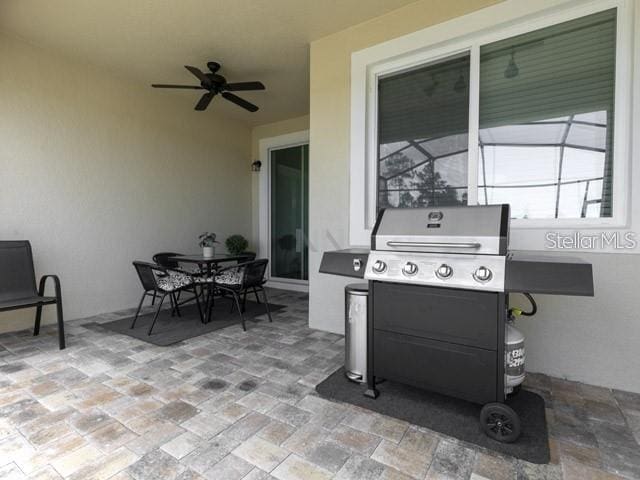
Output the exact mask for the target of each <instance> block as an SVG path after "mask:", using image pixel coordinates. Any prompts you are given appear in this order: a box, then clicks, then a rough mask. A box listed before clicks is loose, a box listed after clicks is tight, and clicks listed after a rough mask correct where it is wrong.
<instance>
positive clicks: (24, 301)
mask: <svg viewBox="0 0 640 480" xmlns="http://www.w3.org/2000/svg"><path fill="white" fill-rule="evenodd" d="M48 278H51V279H52V280H53V282H54V287H55V292H56V296H55V297H46V296H45V295H44V289H45V284H46V281H47V279H48ZM53 304H55V305H56V309H57V314H58V340H59V342H60V350H62V349H64V348H65V340H64V323H63V316H62V293H61V289H60V279H59V278H58V277H57V276H56V275H44V276H43V277H42V278H41V279H40V284H39V287H38V289H37V290H36V274H35V270H34V268H33V254H32V252H31V244H30V243H29V242H28V241H27V240H17V241H0V312H6V311H9V310H18V309H21V308H30V307H36V321H35V325H34V327H33V334H34V335H38V334H39V333H40V320H41V318H42V307H43V306H44V305H53Z"/></svg>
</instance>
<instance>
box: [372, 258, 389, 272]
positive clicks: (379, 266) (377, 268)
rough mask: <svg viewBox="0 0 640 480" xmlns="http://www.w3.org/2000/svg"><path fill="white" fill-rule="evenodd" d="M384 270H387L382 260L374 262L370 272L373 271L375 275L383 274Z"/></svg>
mask: <svg viewBox="0 0 640 480" xmlns="http://www.w3.org/2000/svg"><path fill="white" fill-rule="evenodd" d="M386 269H387V264H386V263H384V262H383V261H382V260H376V261H375V263H374V264H373V267H371V270H373V271H374V272H376V273H383V272H384V271H385V270H386Z"/></svg>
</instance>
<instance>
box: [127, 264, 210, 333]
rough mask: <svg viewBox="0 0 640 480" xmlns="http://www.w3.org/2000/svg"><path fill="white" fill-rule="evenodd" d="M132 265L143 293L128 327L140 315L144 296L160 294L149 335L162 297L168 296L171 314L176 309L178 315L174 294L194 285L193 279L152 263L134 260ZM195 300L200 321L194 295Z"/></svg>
mask: <svg viewBox="0 0 640 480" xmlns="http://www.w3.org/2000/svg"><path fill="white" fill-rule="evenodd" d="M133 266H134V267H135V269H136V272H137V273H138V277H139V278H140V283H141V284H142V288H143V289H144V293H143V294H142V298H140V303H139V304H138V309H137V310H136V315H135V317H134V318H133V322H131V327H130V328H133V327H135V325H136V320H138V316H139V315H140V310H141V309H142V304H143V303H144V299H145V297H147V296H153V294H157V295H159V296H160V302H159V303H158V307H157V308H156V313H155V315H154V316H153V322H152V323H151V326H150V327H149V335H151V331H152V330H153V327H154V325H155V324H156V321H157V320H158V315H160V309H161V308H162V303H163V302H164V299H165V298H166V297H167V296H169V300H170V301H171V306H172V309H171V314H172V315H173V312H174V311H176V312H177V314H178V315H180V309H179V306H178V301H177V298H176V294H177V293H178V292H181V291H183V290H186V289H188V288H192V287H193V285H194V283H193V279H192V278H191V277H190V276H189V275H187V274H185V273H182V272H176V271H171V270H169V269H168V268H165V267H163V266H161V265H157V264H153V263H148V262H139V261H135V262H133ZM195 301H196V304H197V305H198V313H199V314H200V321H202V322H203V321H204V317H203V316H202V308H201V306H200V299H199V298H198V296H197V295H196V296H195Z"/></svg>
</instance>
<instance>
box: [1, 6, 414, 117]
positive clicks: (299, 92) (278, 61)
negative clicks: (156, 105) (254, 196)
mask: <svg viewBox="0 0 640 480" xmlns="http://www.w3.org/2000/svg"><path fill="white" fill-rule="evenodd" d="M413 1H414V0H55V1H52V0H2V1H1V2H0V31H3V32H6V33H8V34H10V35H12V36H16V37H19V38H22V39H24V40H26V41H28V42H29V43H32V44H34V45H37V46H40V47H43V48H45V49H49V50H50V51H52V52H59V53H61V54H64V55H67V56H71V57H75V58H76V59H79V60H81V61H85V62H91V63H93V64H96V65H98V66H101V67H104V68H107V69H110V70H112V71H114V72H116V73H117V74H118V75H121V76H127V77H130V78H132V79H135V80H136V81H139V82H142V83H145V84H151V83H177V84H192V85H196V84H197V83H198V82H197V80H196V79H195V78H194V77H192V75H191V74H190V73H189V72H187V71H186V70H185V69H184V67H183V65H194V66H197V67H199V68H201V69H205V68H206V67H205V63H206V62H207V61H209V60H215V61H218V62H220V63H222V70H221V72H220V73H222V74H223V75H225V76H226V77H227V80H228V81H230V82H231V81H250V80H260V81H262V82H263V83H264V84H265V85H266V86H267V90H266V91H265V92H241V93H240V95H241V96H243V97H245V98H246V99H247V100H249V101H251V102H254V103H256V104H257V105H258V106H259V107H260V111H258V112H257V113H253V114H252V113H249V112H245V111H244V110H242V109H240V108H239V107H237V106H235V105H233V104H231V103H229V102H227V101H225V100H223V99H221V98H219V97H218V98H216V99H215V100H214V101H213V103H212V104H211V106H210V107H209V110H208V111H207V112H204V113H200V112H194V115H207V113H209V112H210V111H211V110H216V111H218V112H220V113H221V114H224V115H225V116H228V117H232V118H236V119H240V120H243V121H245V122H247V123H249V124H252V125H259V124H263V123H268V122H273V121H277V120H283V119H286V118H291V117H295V116H299V115H304V114H307V113H308V111H309V43H310V42H311V41H313V40H316V39H318V38H321V37H323V36H326V35H329V34H331V33H334V32H337V31H340V30H343V29H345V28H347V27H349V26H351V25H354V24H357V23H361V22H363V21H365V20H368V19H371V18H374V17H377V16H379V15H383V14H384V13H387V12H389V11H391V10H394V9H396V8H399V7H401V6H403V5H406V4H409V3H412V2H413ZM149 88H151V87H149ZM199 94H200V92H194V91H189V90H174V91H170V90H158V91H157V95H180V96H182V97H184V102H185V108H193V106H194V105H195V103H196V101H197V100H198V98H199Z"/></svg>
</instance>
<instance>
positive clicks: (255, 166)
mask: <svg viewBox="0 0 640 480" xmlns="http://www.w3.org/2000/svg"><path fill="white" fill-rule="evenodd" d="M261 167H262V162H261V161H260V160H256V161H255V162H253V163H252V164H251V171H252V172H259V171H260V168H261Z"/></svg>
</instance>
